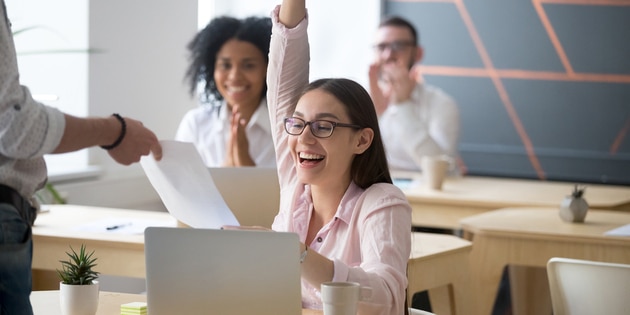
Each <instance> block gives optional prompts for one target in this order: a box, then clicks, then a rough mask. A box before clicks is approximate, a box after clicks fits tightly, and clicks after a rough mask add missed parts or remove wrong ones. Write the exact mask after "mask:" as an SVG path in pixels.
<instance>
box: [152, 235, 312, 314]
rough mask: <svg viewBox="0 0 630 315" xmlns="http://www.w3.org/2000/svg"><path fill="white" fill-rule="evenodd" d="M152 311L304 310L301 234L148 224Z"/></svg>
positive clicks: (255, 311)
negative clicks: (300, 257) (300, 260)
mask: <svg viewBox="0 0 630 315" xmlns="http://www.w3.org/2000/svg"><path fill="white" fill-rule="evenodd" d="M144 234H145V240H144V242H145V258H146V272H147V274H146V284H147V307H148V313H149V314H151V315H173V314H222V315H244V314H257V315H278V314H287V315H292V314H295V315H299V314H301V313H302V306H301V305H302V303H301V292H300V291H301V289H300V262H299V256H300V253H299V250H300V249H299V240H298V237H297V234H294V233H284V232H267V231H242V230H214V229H191V228H168V227H148V228H147V229H146V230H145V232H144Z"/></svg>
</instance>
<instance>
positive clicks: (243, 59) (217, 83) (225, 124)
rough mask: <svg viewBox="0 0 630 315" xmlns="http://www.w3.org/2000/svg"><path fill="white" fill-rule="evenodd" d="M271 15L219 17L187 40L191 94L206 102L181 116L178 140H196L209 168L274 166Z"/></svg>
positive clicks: (194, 142) (196, 145)
mask: <svg viewBox="0 0 630 315" xmlns="http://www.w3.org/2000/svg"><path fill="white" fill-rule="evenodd" d="M270 37H271V20H270V19H269V18H267V17H265V18H261V17H249V18H245V19H237V18H233V17H227V16H222V17H217V18H215V19H213V20H212V21H210V23H209V24H208V25H207V26H206V27H205V28H204V29H203V30H201V31H200V32H199V33H198V34H197V35H196V36H195V38H194V39H193V40H192V42H191V43H190V44H189V45H188V49H189V51H190V56H191V63H190V66H189V68H188V72H187V79H188V82H189V84H190V92H191V94H195V92H196V91H197V88H198V87H199V86H200V85H203V94H202V95H201V96H202V97H201V100H202V106H200V107H198V108H195V109H192V110H190V111H189V112H188V113H186V115H185V116H184V118H183V119H182V121H181V123H180V126H179V129H178V130H177V134H176V136H175V140H179V141H186V142H192V143H193V144H194V145H195V147H196V148H197V151H199V154H200V155H201V157H202V159H203V161H204V163H205V164H206V166H208V167H218V166H268V167H275V163H276V160H275V153H274V151H273V143H272V140H271V126H270V125H269V117H268V114H267V101H266V99H265V94H266V92H267V85H266V82H265V78H266V75H267V62H268V54H269V40H270Z"/></svg>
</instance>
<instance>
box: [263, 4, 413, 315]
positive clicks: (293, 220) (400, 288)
mask: <svg viewBox="0 0 630 315" xmlns="http://www.w3.org/2000/svg"><path fill="white" fill-rule="evenodd" d="M279 9H280V7H279V6H277V7H276V8H275V10H274V11H273V12H272V20H273V31H272V36H271V46H270V52H269V68H268V71H267V85H268V92H267V100H268V105H269V116H270V121H271V126H272V129H273V132H272V133H273V140H274V145H275V149H276V158H277V163H278V164H277V165H278V178H279V180H280V190H281V198H280V211H279V213H278V215H277V216H276V218H275V220H274V223H273V225H272V228H273V229H274V230H276V231H288V232H295V233H297V234H298V235H299V237H300V240H301V241H304V240H305V239H306V234H307V232H308V223H309V218H310V217H311V213H312V211H313V202H312V199H311V191H310V186H308V185H304V184H300V183H299V182H298V181H297V176H296V170H295V165H294V162H293V159H292V157H291V155H290V153H289V147H288V142H287V138H288V134H287V133H286V132H285V131H284V127H283V123H282V121H283V118H284V117H286V116H289V115H291V113H289V111H290V110H291V108H292V105H293V104H294V102H296V101H297V100H296V99H295V98H296V97H297V94H298V93H300V91H301V90H302V88H303V87H305V86H306V85H307V84H308V79H309V43H308V35H307V26H308V19H306V18H305V19H304V20H302V21H301V22H300V24H299V25H297V26H296V27H295V28H293V29H287V28H286V27H285V26H284V25H282V24H280V23H279V21H278V14H279ZM410 234H411V207H410V205H409V203H408V202H407V199H406V197H405V195H404V194H403V193H402V191H400V189H398V188H397V187H396V186H394V185H392V184H386V183H379V184H374V185H372V186H371V187H369V188H368V189H365V190H364V189H361V188H359V187H358V186H357V185H355V184H354V183H351V184H350V186H349V187H348V189H347V191H346V192H345V194H344V196H343V198H342V200H341V203H340V204H339V207H338V208H337V213H336V214H335V217H334V219H333V220H332V221H330V222H328V223H327V224H326V225H325V226H324V227H323V228H322V229H321V230H320V231H319V232H318V234H317V237H315V239H314V241H313V242H312V243H311V244H307V245H308V247H309V250H313V251H316V252H318V253H320V254H322V255H324V256H326V257H328V258H329V259H331V260H333V261H334V277H333V281H353V282H358V283H360V284H361V285H362V286H365V287H370V288H371V292H372V294H371V296H370V297H369V300H368V301H363V302H360V303H359V313H360V314H391V315H400V314H403V313H404V307H405V303H404V302H405V296H406V293H405V289H406V288H407V276H406V268H407V261H408V259H409V254H410V251H411V236H410ZM302 305H303V307H305V308H315V309H321V308H322V302H321V297H320V292H319V288H318V287H313V286H312V285H310V284H309V283H307V282H306V281H302Z"/></svg>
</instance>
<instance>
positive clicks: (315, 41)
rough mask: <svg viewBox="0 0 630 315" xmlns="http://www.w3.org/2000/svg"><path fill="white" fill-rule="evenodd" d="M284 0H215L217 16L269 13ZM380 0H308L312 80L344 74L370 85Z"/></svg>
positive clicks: (343, 75)
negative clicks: (370, 70) (369, 70)
mask: <svg viewBox="0 0 630 315" xmlns="http://www.w3.org/2000/svg"><path fill="white" fill-rule="evenodd" d="M280 3H282V1H281V0H256V1H251V0H216V2H215V7H214V11H215V13H216V14H217V15H219V14H227V15H234V16H238V17H245V16H248V15H263V16H269V13H270V12H271V10H272V9H273V8H274V7H275V5H276V4H280ZM381 3H382V1H381V0H345V1H339V0H308V1H306V5H307V7H308V12H309V17H310V20H309V38H310V43H311V76H310V77H311V80H313V79H318V78H322V77H345V78H350V79H353V80H355V81H357V82H359V83H361V84H362V85H363V86H365V87H367V72H368V68H367V67H368V65H369V63H370V60H371V58H372V55H373V54H372V50H371V45H372V43H373V38H374V33H375V31H376V27H377V25H378V21H379V19H380V15H381Z"/></svg>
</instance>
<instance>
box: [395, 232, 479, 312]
mask: <svg viewBox="0 0 630 315" xmlns="http://www.w3.org/2000/svg"><path fill="white" fill-rule="evenodd" d="M471 249H472V245H471V243H470V242H469V241H466V240H463V239H461V238H459V237H456V236H453V235H446V234H434V233H417V232H416V233H412V235H411V257H410V258H409V262H408V264H407V278H408V279H409V285H408V289H407V300H408V301H409V303H411V301H412V298H413V294H414V293H416V292H420V291H424V290H429V298H430V300H431V308H432V309H433V313H436V314H441V315H448V314H466V313H467V311H468V310H469V309H470V302H469V300H468V297H469V295H470V281H469V279H470V278H469V273H468V263H467V262H468V255H469V254H470V251H471Z"/></svg>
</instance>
